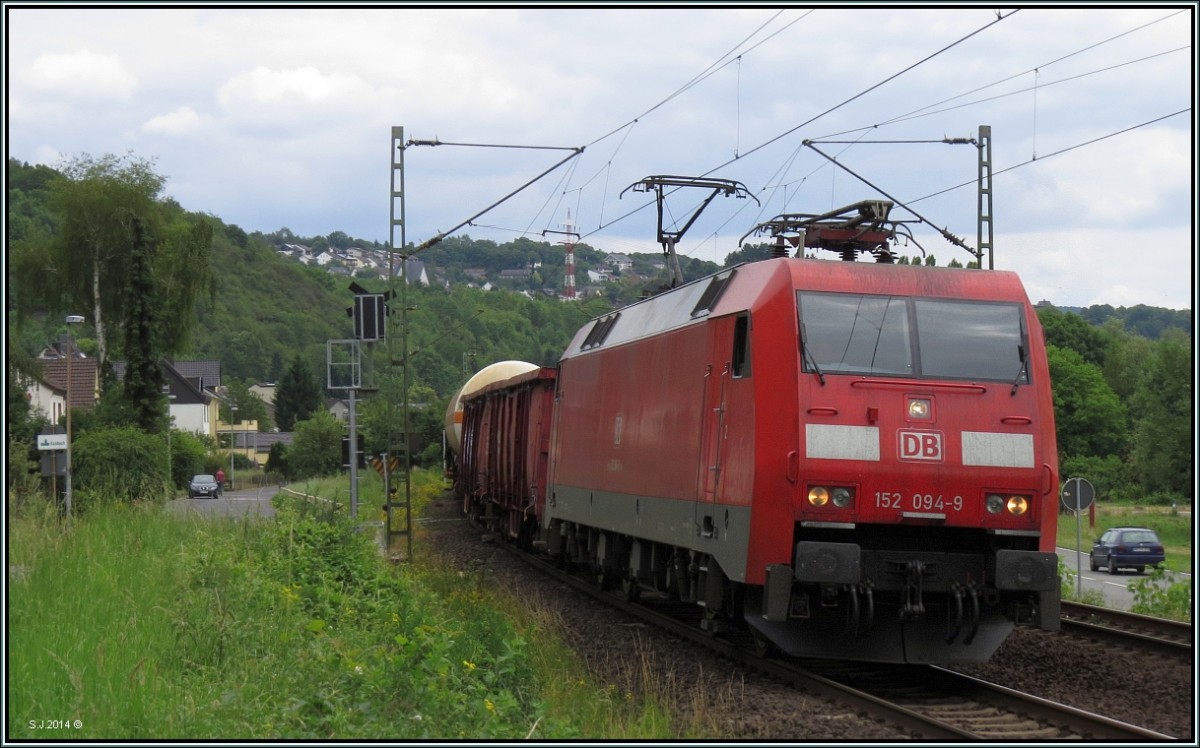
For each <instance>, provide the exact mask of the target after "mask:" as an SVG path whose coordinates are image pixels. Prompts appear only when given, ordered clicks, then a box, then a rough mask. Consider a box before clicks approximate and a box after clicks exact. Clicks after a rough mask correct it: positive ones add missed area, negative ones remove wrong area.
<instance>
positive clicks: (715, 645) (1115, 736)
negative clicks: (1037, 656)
mask: <svg viewBox="0 0 1200 748" xmlns="http://www.w3.org/2000/svg"><path fill="white" fill-rule="evenodd" d="M497 545H499V546H501V547H503V548H505V549H506V550H509V551H510V552H512V553H514V554H515V555H516V556H517V557H519V558H520V559H521V560H522V561H524V562H526V563H528V564H531V565H533V566H535V567H537V568H538V569H540V570H541V571H542V572H544V573H545V574H547V575H549V576H552V577H554V578H556V579H558V580H559V581H561V582H563V583H565V584H567V585H569V586H571V587H572V588H574V589H576V590H579V591H581V592H584V593H585V594H588V595H590V596H593V597H596V598H599V599H602V600H603V601H604V602H605V603H606V604H609V605H611V606H613V607H615V608H617V609H619V610H622V611H624V612H625V613H627V614H629V615H631V616H634V617H636V618H638V619H641V620H643V621H645V622H646V623H648V624H652V625H654V626H656V627H658V628H660V629H663V630H665V631H668V632H670V633H671V634H673V635H675V636H678V637H680V638H683V639H685V640H688V641H692V642H695V643H697V644H698V645H700V646H704V647H706V648H708V649H709V650H711V651H713V652H715V653H717V654H719V655H721V656H724V657H727V658H729V659H731V660H733V661H735V662H738V663H740V664H743V665H745V666H747V667H750V668H753V669H755V670H757V671H759V672H762V673H764V674H767V675H769V676H771V677H773V678H776V679H778V680H781V681H783V682H786V683H789V684H791V685H794V686H796V687H798V688H802V689H804V690H805V691H806V692H809V693H812V694H814V695H819V696H822V697H825V698H828V699H830V700H832V701H836V702H838V703H842V704H846V705H849V706H851V707H853V708H854V709H856V710H860V711H862V712H864V713H867V714H870V715H872V716H874V717H877V718H879V719H883V720H886V721H887V722H889V723H890V724H893V725H895V726H896V727H897V728H898V729H900V730H902V731H904V732H906V733H907V734H909V735H910V736H912V737H913V738H914V739H929V740H976V741H978V740H1006V741H1012V740H1080V741H1092V740H1115V741H1139V742H1144V741H1149V740H1156V741H1157V740H1174V739H1175V738H1174V737H1173V736H1170V735H1164V734H1161V733H1158V732H1155V731H1153V730H1148V729H1146V728H1142V727H1139V726H1137V725H1131V724H1127V723H1124V722H1121V721H1118V720H1114V719H1111V718H1108V717H1106V716H1104V715H1100V714H1092V713H1090V712H1087V711H1084V710H1081V709H1076V708H1074V707H1070V706H1067V705H1064V704H1059V703H1056V702H1053V701H1049V700H1046V699H1041V698H1038V697H1036V696H1033V695H1030V694H1023V693H1020V692H1018V691H1015V690H1012V689H1009V688H1005V687H1003V686H999V685H995V684H991V683H987V682H985V681H982V680H979V679H976V678H972V677H970V676H967V675H963V674H960V673H956V672H954V671H951V670H948V669H945V668H940V667H932V666H902V665H880V664H874V663H857V662H842V661H836V662H834V661H829V662H826V661H813V660H802V659H792V658H769V657H761V656H758V655H756V654H754V653H753V652H752V651H751V649H750V648H748V647H747V646H746V644H747V643H746V642H745V641H742V642H739V641H737V640H736V638H726V637H723V636H714V635H713V634H711V633H708V632H705V631H702V630H700V629H699V628H698V627H697V626H696V623H695V622H696V618H697V617H698V616H699V609H698V608H696V606H694V605H687V606H681V605H680V604H679V603H666V602H664V603H662V604H659V605H655V604H654V603H655V602H656V601H643V602H642V603H631V602H629V601H627V600H626V599H625V596H624V595H623V594H622V593H621V592H620V591H619V590H615V591H610V590H602V589H600V588H599V587H598V586H597V585H596V584H595V583H594V582H595V580H592V579H583V578H580V577H579V576H576V575H573V574H569V573H567V572H566V571H564V570H562V569H559V568H557V567H556V566H554V565H553V564H552V563H549V562H547V561H546V560H544V559H540V558H537V557H533V556H530V555H529V554H525V553H521V552H519V551H517V550H516V549H514V548H512V547H511V546H510V545H509V544H508V543H505V542H502V541H499V542H497ZM681 610H684V611H686V614H685V615H684V616H682V617H681V616H680V611H681ZM1089 630H1090V629H1089Z"/></svg>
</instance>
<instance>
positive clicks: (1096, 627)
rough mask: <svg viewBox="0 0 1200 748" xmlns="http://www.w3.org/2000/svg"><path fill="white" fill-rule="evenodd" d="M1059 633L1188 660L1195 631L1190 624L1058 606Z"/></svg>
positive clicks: (1095, 608)
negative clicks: (1060, 631) (1059, 616)
mask: <svg viewBox="0 0 1200 748" xmlns="http://www.w3.org/2000/svg"><path fill="white" fill-rule="evenodd" d="M1062 630H1063V632H1064V633H1069V634H1073V635H1077V636H1083V637H1087V638H1091V639H1100V640H1103V641H1105V642H1107V643H1109V644H1114V645H1116V646H1121V647H1129V648H1131V649H1139V650H1146V651H1152V652H1156V653H1158V654H1162V655H1166V656H1169V657H1180V658H1184V659H1186V660H1188V661H1190V660H1191V658H1192V651H1193V648H1192V645H1193V642H1194V639H1195V631H1194V629H1193V628H1192V625H1191V624H1190V623H1183V622H1181V621H1172V620H1168V619H1165V618H1154V617H1151V616H1143V615H1139V614H1137V613H1130V612H1128V611H1124V610H1116V609H1113V608H1101V607H1098V606H1095V605H1087V604H1085V603H1076V602H1069V601H1066V600H1064V601H1063V603H1062Z"/></svg>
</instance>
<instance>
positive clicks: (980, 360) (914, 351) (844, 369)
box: [796, 291, 1029, 384]
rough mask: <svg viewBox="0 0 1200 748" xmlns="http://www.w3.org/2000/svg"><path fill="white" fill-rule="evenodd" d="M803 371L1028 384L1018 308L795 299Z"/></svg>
mask: <svg viewBox="0 0 1200 748" xmlns="http://www.w3.org/2000/svg"><path fill="white" fill-rule="evenodd" d="M796 295H797V303H798V306H799V311H800V324H801V326H802V329H803V331H804V333H803V335H804V340H802V346H803V348H804V351H805V353H806V354H807V355H805V356H802V359H803V362H804V370H805V371H808V372H812V373H817V374H820V375H821V376H824V375H825V374H860V375H861V374H869V375H872V376H884V377H913V378H918V379H951V380H969V381H984V382H1006V383H1012V382H1013V378H1012V372H1013V371H1018V372H1019V373H1018V375H1017V378H1016V382H1017V383H1021V384H1028V383H1029V370H1028V367H1026V366H1024V353H1023V352H1024V350H1025V337H1026V335H1025V326H1024V323H1023V319H1022V309H1021V307H1020V306H1018V305H1017V304H1005V303H996V302H975V301H957V300H947V299H932V298H917V297H900V296H876V295H869V294H855V293H814V292H808V291H799V292H797V294H796Z"/></svg>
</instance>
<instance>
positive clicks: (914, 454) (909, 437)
mask: <svg viewBox="0 0 1200 748" xmlns="http://www.w3.org/2000/svg"><path fill="white" fill-rule="evenodd" d="M900 459H902V460H921V461H925V462H941V461H942V432H940V431H901V432H900Z"/></svg>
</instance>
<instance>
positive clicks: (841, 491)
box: [833, 488, 854, 509]
mask: <svg viewBox="0 0 1200 748" xmlns="http://www.w3.org/2000/svg"><path fill="white" fill-rule="evenodd" d="M853 498H854V494H853V493H851V492H850V489H849V488H835V489H833V505H834V506H836V507H841V508H842V509H845V508H846V507H848V506H850V500H851V499H853Z"/></svg>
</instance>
